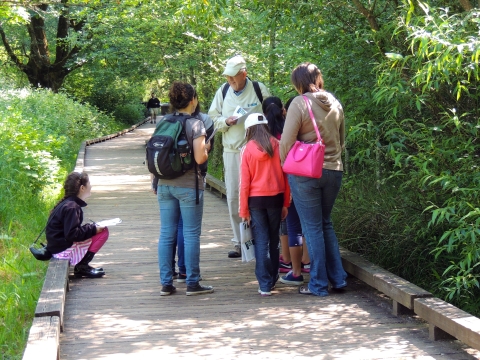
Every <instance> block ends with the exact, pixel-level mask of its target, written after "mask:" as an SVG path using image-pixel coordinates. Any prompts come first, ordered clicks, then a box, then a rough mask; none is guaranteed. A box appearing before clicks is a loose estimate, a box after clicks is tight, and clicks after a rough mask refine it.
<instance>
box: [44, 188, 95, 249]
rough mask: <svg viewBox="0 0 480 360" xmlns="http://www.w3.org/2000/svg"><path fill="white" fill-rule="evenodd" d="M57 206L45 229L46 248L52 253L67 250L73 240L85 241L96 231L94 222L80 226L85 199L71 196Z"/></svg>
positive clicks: (85, 204)
mask: <svg viewBox="0 0 480 360" xmlns="http://www.w3.org/2000/svg"><path fill="white" fill-rule="evenodd" d="M58 206H60V207H61V208H59V209H57V208H55V209H54V210H53V211H52V214H51V215H50V218H49V220H48V224H47V228H46V230H45V235H46V237H47V249H48V251H50V252H51V253H52V254H58V253H60V252H62V251H64V250H67V249H68V248H69V247H71V246H72V245H73V243H74V242H79V241H85V240H87V239H90V238H91V237H92V236H93V235H95V234H96V233H97V227H96V225H95V224H85V225H83V226H82V222H83V211H82V207H85V206H87V203H86V202H85V201H83V200H82V199H80V198H78V197H76V196H71V197H69V198H67V199H65V200H64V201H63V203H60V205H58Z"/></svg>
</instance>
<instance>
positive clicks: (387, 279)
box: [373, 272, 433, 310]
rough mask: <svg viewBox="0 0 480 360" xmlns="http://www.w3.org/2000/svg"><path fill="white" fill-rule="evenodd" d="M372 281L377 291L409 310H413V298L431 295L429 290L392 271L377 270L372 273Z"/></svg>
mask: <svg viewBox="0 0 480 360" xmlns="http://www.w3.org/2000/svg"><path fill="white" fill-rule="evenodd" d="M373 282H374V287H375V288H376V289H377V290H378V291H381V292H382V293H384V294H385V295H387V296H388V297H390V298H392V299H393V300H394V301H397V302H398V303H400V304H402V305H403V306H405V307H406V308H407V309H410V310H413V301H414V300H415V299H417V298H427V297H432V296H433V295H432V294H431V293H430V292H428V291H426V290H424V289H422V288H421V287H419V286H417V285H415V284H412V283H411V282H409V281H407V280H405V279H402V278H401V277H400V276H397V275H394V274H392V273H378V272H377V273H376V274H374V275H373Z"/></svg>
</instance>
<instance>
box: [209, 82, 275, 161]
mask: <svg viewBox="0 0 480 360" xmlns="http://www.w3.org/2000/svg"><path fill="white" fill-rule="evenodd" d="M258 85H259V87H260V91H261V92H262V95H263V99H266V98H267V97H269V96H270V92H269V91H268V89H267V87H266V86H265V85H264V84H262V83H261V82H259V83H258ZM224 86H225V84H224V85H222V86H220V88H219V89H218V90H217V92H216V93H215V97H214V98H213V101H212V105H211V106H210V110H209V111H208V115H209V116H210V117H211V118H212V120H213V122H214V124H215V128H216V129H218V131H221V132H222V143H223V151H225V152H240V149H241V148H242V146H243V145H245V127H244V124H243V123H241V124H237V125H231V126H228V125H227V123H226V122H225V120H226V119H227V118H228V117H230V116H232V115H233V112H234V111H235V109H236V108H237V106H241V107H242V108H244V109H245V110H247V109H249V108H252V107H255V106H258V105H261V103H260V100H259V99H258V97H257V94H256V93H255V89H254V88H253V83H252V81H250V80H249V79H247V83H246V85H245V89H244V90H243V91H242V93H241V94H240V95H238V96H237V95H236V94H235V92H234V91H233V89H232V87H230V88H229V89H228V91H227V94H226V96H225V99H223V94H222V89H223V87H224Z"/></svg>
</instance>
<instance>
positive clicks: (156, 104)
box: [147, 93, 160, 124]
mask: <svg viewBox="0 0 480 360" xmlns="http://www.w3.org/2000/svg"><path fill="white" fill-rule="evenodd" d="M147 108H148V109H149V110H150V124H156V123H157V115H158V111H159V109H160V100H158V99H157V97H156V96H155V94H154V93H152V97H151V98H150V99H149V100H148V103H147Z"/></svg>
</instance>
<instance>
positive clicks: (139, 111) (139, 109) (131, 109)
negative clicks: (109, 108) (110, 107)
mask: <svg viewBox="0 0 480 360" xmlns="http://www.w3.org/2000/svg"><path fill="white" fill-rule="evenodd" d="M144 113H145V106H143V105H142V104H126V105H118V106H117V107H116V108H115V111H114V112H113V116H114V117H115V119H117V120H119V121H121V122H123V123H125V124H129V125H133V124H136V123H137V122H139V121H140V120H142V119H144Z"/></svg>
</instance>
